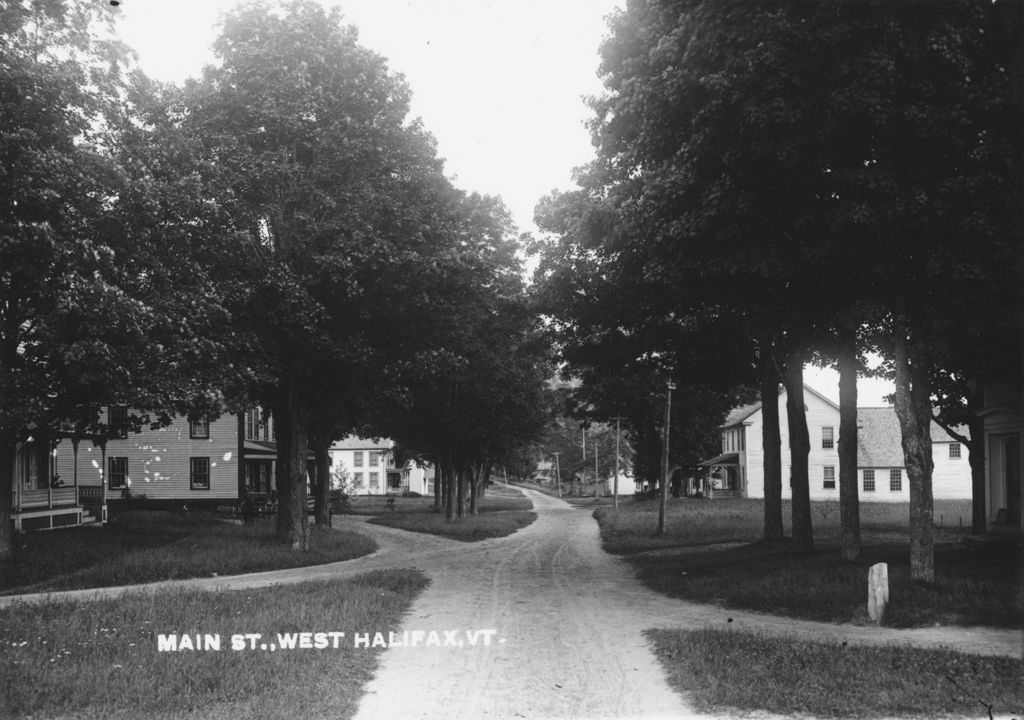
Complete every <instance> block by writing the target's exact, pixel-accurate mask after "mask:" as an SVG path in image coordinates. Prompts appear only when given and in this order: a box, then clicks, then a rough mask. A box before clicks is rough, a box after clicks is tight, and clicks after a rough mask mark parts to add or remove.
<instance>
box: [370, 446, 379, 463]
mask: <svg viewBox="0 0 1024 720" xmlns="http://www.w3.org/2000/svg"><path fill="white" fill-rule="evenodd" d="M379 465H380V450H371V451H370V467H377V466H379Z"/></svg>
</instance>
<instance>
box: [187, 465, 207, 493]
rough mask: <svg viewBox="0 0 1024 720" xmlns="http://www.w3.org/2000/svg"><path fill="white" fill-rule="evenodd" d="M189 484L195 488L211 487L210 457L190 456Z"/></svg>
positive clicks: (205, 488)
mask: <svg viewBox="0 0 1024 720" xmlns="http://www.w3.org/2000/svg"><path fill="white" fill-rule="evenodd" d="M188 478H189V485H190V486H191V488H192V489H193V490H209V489H210V458H208V457H194V458H189V472H188Z"/></svg>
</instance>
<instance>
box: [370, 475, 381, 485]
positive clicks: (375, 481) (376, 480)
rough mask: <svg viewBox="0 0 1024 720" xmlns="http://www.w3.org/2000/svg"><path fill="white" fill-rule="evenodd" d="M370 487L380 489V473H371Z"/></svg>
mask: <svg viewBox="0 0 1024 720" xmlns="http://www.w3.org/2000/svg"><path fill="white" fill-rule="evenodd" d="M370 487H371V488H379V487H380V473H375V472H372V473H370Z"/></svg>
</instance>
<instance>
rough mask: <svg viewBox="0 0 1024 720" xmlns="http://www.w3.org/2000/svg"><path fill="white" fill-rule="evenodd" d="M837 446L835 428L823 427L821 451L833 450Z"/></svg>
mask: <svg viewBox="0 0 1024 720" xmlns="http://www.w3.org/2000/svg"><path fill="white" fill-rule="evenodd" d="M835 446H836V443H835V434H834V433H833V428H832V427H831V426H829V427H823V428H822V429H821V449H822V450H831V449H832V448H834V447H835Z"/></svg>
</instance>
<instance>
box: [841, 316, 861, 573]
mask: <svg viewBox="0 0 1024 720" xmlns="http://www.w3.org/2000/svg"><path fill="white" fill-rule="evenodd" d="M839 525H840V528H841V530H840V535H839V547H840V552H841V554H842V558H843V560H847V561H849V562H853V561H854V560H857V559H858V558H859V557H860V498H859V496H858V487H857V333H856V331H854V330H853V329H850V328H841V329H840V331H839Z"/></svg>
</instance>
